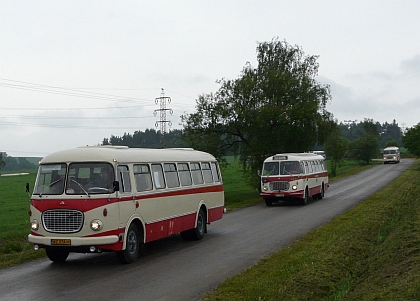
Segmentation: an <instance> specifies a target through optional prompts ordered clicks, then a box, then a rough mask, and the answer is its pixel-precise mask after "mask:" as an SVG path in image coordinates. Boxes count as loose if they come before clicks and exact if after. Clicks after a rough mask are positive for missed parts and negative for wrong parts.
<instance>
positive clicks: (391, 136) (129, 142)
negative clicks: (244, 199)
mask: <svg viewBox="0 0 420 301" xmlns="http://www.w3.org/2000/svg"><path fill="white" fill-rule="evenodd" d="M372 122H373V121H372ZM373 123H374V124H375V126H376V127H377V131H378V135H379V136H380V147H381V148H384V146H385V144H386V143H387V142H388V141H394V142H395V143H396V144H397V146H399V147H401V146H403V143H402V136H403V131H402V130H401V128H400V127H399V126H398V123H396V121H395V120H394V121H393V122H392V123H388V122H385V123H383V124H380V123H379V122H373ZM339 126H340V128H341V136H342V137H343V138H346V139H348V140H350V141H353V140H357V139H358V138H359V137H360V134H361V133H363V122H362V121H360V122H359V123H356V121H351V122H346V123H342V122H340V123H339ZM181 136H182V130H171V131H170V132H169V133H166V134H165V135H164V136H162V135H161V133H160V131H156V130H154V129H146V130H145V131H144V132H141V131H135V132H134V134H129V133H124V135H123V136H114V135H111V137H110V138H104V139H103V140H102V143H101V145H125V146H128V147H141V148H174V147H190V146H189V145H188V143H187V142H185V141H183V140H182V138H181ZM202 139H205V137H202ZM316 148H317V149H322V148H323V147H322V145H321V146H316ZM0 159H2V160H3V161H4V163H5V164H4V166H0V167H1V170H2V171H14V170H30V169H37V167H38V166H37V164H35V163H34V162H31V161H33V160H28V159H31V158H22V157H16V158H15V157H10V156H8V155H7V154H6V153H2V158H1V157H0ZM32 159H34V158H32ZM36 160H38V158H36Z"/></svg>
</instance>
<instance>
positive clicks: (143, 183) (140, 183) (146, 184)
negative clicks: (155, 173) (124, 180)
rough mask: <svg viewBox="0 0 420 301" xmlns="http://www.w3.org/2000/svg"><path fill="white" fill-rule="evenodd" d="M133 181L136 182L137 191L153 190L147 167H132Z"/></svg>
mask: <svg viewBox="0 0 420 301" xmlns="http://www.w3.org/2000/svg"><path fill="white" fill-rule="evenodd" d="M134 179H135V180H136V187H137V191H147V190H152V189H153V184H152V176H151V175H150V169H149V165H146V164H139V165H134Z"/></svg>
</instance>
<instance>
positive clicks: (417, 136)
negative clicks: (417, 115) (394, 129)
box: [402, 122, 420, 158]
mask: <svg viewBox="0 0 420 301" xmlns="http://www.w3.org/2000/svg"><path fill="white" fill-rule="evenodd" d="M402 140H403V142H404V147H406V148H407V150H408V151H409V152H410V153H412V154H413V155H415V156H416V157H417V158H419V157H420V122H419V123H418V124H417V125H415V126H413V127H412V128H409V129H408V130H407V132H406V133H405V135H404V136H403V137H402Z"/></svg>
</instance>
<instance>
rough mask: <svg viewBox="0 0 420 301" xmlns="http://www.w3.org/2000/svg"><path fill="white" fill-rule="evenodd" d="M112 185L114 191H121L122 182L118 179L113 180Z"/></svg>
mask: <svg viewBox="0 0 420 301" xmlns="http://www.w3.org/2000/svg"><path fill="white" fill-rule="evenodd" d="M112 187H113V188H114V191H120V183H119V182H118V181H114V182H112Z"/></svg>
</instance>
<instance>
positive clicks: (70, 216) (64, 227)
mask: <svg viewBox="0 0 420 301" xmlns="http://www.w3.org/2000/svg"><path fill="white" fill-rule="evenodd" d="M42 223H43V225H44V228H45V230H47V231H48V232H53V233H76V232H79V231H80V230H81V229H82V227H83V213H82V212H80V211H77V210H47V211H45V212H44V213H43V214H42Z"/></svg>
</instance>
